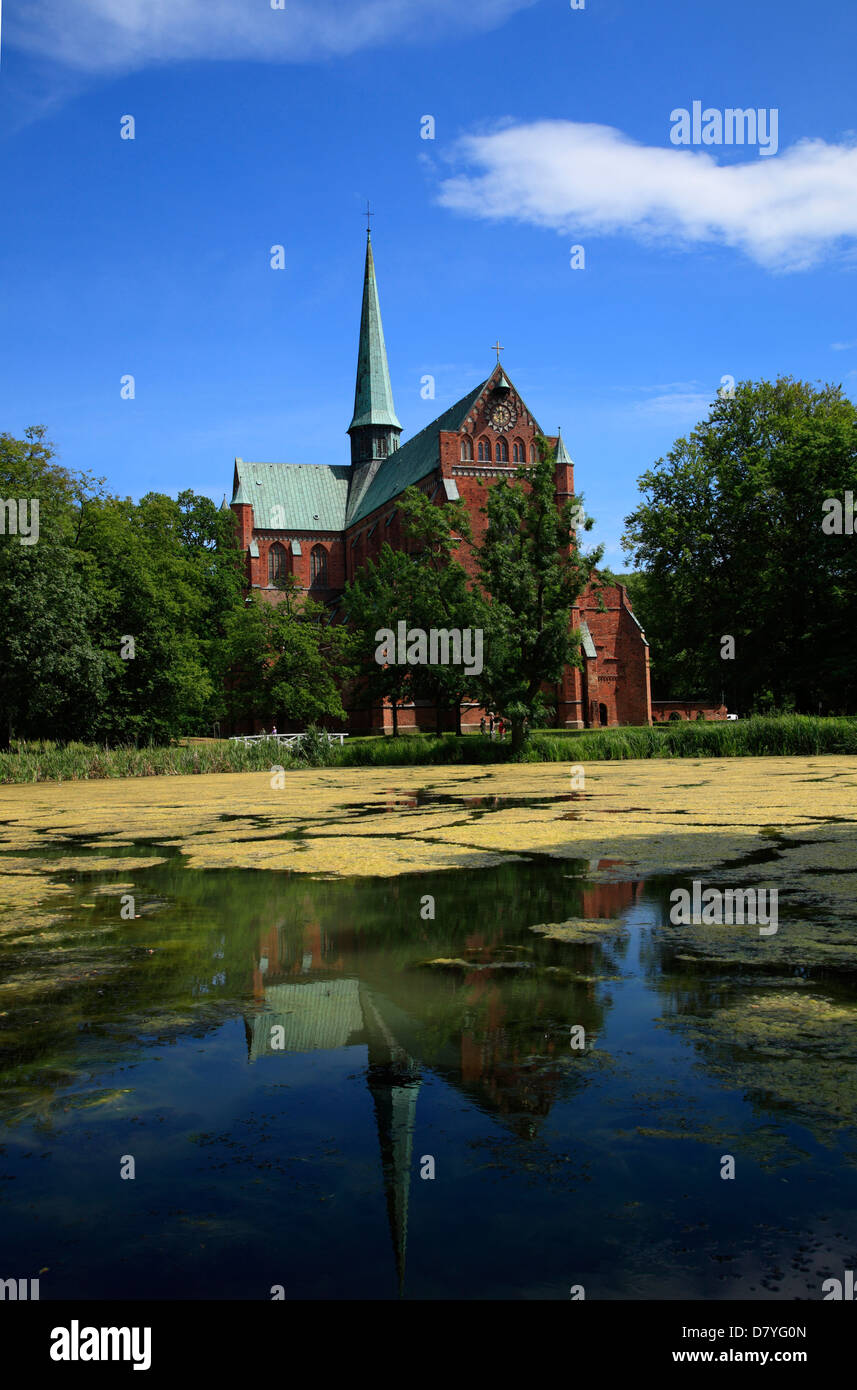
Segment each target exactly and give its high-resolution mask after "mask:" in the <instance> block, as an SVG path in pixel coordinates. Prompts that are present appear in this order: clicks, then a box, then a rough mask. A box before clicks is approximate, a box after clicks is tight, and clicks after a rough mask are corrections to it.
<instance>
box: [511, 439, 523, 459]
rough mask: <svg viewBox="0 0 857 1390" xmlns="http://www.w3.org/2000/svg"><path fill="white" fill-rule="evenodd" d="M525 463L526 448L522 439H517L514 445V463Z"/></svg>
mask: <svg viewBox="0 0 857 1390" xmlns="http://www.w3.org/2000/svg"><path fill="white" fill-rule="evenodd" d="M524 461H525V455H524V446H523V444H522V443H521V441H520V439H516V440H515V442H514V444H513V445H512V462H513V463H523V462H524Z"/></svg>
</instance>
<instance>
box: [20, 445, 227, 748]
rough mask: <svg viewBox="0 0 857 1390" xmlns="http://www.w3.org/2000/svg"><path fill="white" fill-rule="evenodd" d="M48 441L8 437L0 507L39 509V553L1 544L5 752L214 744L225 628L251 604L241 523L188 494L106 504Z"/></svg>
mask: <svg viewBox="0 0 857 1390" xmlns="http://www.w3.org/2000/svg"><path fill="white" fill-rule="evenodd" d="M44 436H45V431H44V429H43V428H41V427H38V428H33V429H29V430H27V432H26V437H25V439H23V440H16V439H13V438H12V437H11V436H10V435H0V496H5V497H25V498H38V501H39V539H38V543H37V544H35V545H32V546H22V545H21V544H20V543H19V540H18V538H17V537H16V536H14V535H5V534H4V535H0V604H2V607H3V612H4V624H3V628H2V632H0V739H3V738H5V739H6V740H7V741H8V740H9V739H11V738H13V737H16V736H18V737H33V736H42V737H45V736H50V737H53V738H60V739H67V738H69V737H74V736H77V737H83V738H90V739H91V738H98V739H105V740H108V741H110V742H127V741H140V740H142V741H150V740H153V739H156V740H158V741H159V742H163V741H164V740H166V739H168V738H170V737H171V736H173V735H176V734H178V733H193V732H197V731H207V730H208V729H209V728H210V726H211V723H212V721H213V720H215V719H216V718H218V717H219V716H220V714H221V713H222V711H223V708H224V695H223V686H224V676H225V670H226V668H225V661H224V657H225V652H224V643H223V633H224V623H225V621H226V619H227V617H228V614H229V612H230V610H232V609H234V608H235V607H236V606H239V605H240V604H241V592H242V575H241V569H240V564H239V556H238V553H237V551H236V549H235V546H234V543H233V536H234V517H233V516H232V514H231V513H230V512H226V511H223V512H221V511H220V510H219V509H218V508H216V507H215V506H214V504H213V503H212V502H211V501H210V499H209V498H207V497H198V496H196V495H195V494H194V493H192V492H189V491H185V492H182V493H180V494H179V497H178V499H177V500H175V501H174V500H173V499H172V498H170V497H166V496H163V495H162V494H159V493H148V494H147V495H146V496H145V497H143V498H142V499H141V501H140V502H139V503H137V504H135V503H133V502H132V501H131V500H130V499H129V498H124V499H123V498H119V497H113V496H109V495H107V494H106V493H105V492H104V489H103V486H102V483H101V481H100V480H94V479H93V478H92V477H90V476H89V475H87V474H74V473H71V472H69V471H68V470H67V469H64V468H63V467H61V466H60V465H59V464H58V463H57V461H56V458H55V454H54V450H53V447H52V446H51V445H50V444H49V443H47V442H46V441H45V437H44ZM127 637H130V638H133V641H134V656H133V659H128V660H123V659H122V656H121V651H122V649H123V645H126V649H127V644H124V639H125V638H127Z"/></svg>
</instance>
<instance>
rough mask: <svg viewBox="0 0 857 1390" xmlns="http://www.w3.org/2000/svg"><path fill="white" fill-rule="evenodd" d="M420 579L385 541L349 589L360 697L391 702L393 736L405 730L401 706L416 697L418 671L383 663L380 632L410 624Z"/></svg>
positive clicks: (406, 558)
mask: <svg viewBox="0 0 857 1390" xmlns="http://www.w3.org/2000/svg"><path fill="white" fill-rule="evenodd" d="M416 585H417V575H416V568H415V565H414V562H413V560H412V558H411V557H410V555H407V554H406V553H405V552H404V551H401V550H393V548H392V547H391V546H390V545H389V544H388V543H387V542H386V541H385V542H384V544H383V545H382V547H381V552H380V554H379V556H378V559H377V560H369V561H368V562H367V564H366V565H365V566H364V567H363V569H362V570H361V571H360V573H359V574H358V575H355V577H354V578H353V579H352V580H351V581H350V582H349V583H348V584H346V586H345V591H344V593H343V595H342V605H343V609H344V611H345V615H346V618H347V620H348V623H349V625H350V628H351V631H352V639H353V646H352V651H353V657H354V673H355V676H356V686H357V690H358V691H359V695H358V698H362V699H363V700H365V701H367V702H369V703H371V704H374V703H376V702H378V701H383V700H389V701H390V705H391V708H392V711H393V736H394V737H395V736H396V735H397V734H398V732H399V706H400V705H403V704H404V703H405V702H406V701H407V700H408V699H410V698H411V697H412V694H413V679H412V677H413V669H412V667H410V666H407V665H404V664H402V665H399V664H398V663H395V662H390V661H379V660H378V648H379V645H380V641H379V638H378V636H377V633H378V632H380V631H382V630H384V629H391V630H392V631H393V632H396V631H397V629H398V624H399V623H400V622H403V623H405V624H408V625H409V624H410V615H411V612H412V610H413V607H414V595H415V589H416Z"/></svg>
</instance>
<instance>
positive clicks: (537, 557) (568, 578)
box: [479, 437, 602, 754]
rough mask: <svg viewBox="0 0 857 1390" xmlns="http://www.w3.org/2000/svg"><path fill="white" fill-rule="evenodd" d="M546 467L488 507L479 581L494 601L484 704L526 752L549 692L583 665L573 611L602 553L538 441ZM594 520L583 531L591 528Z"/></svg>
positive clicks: (493, 497) (495, 495) (496, 495)
mask: <svg viewBox="0 0 857 1390" xmlns="http://www.w3.org/2000/svg"><path fill="white" fill-rule="evenodd" d="M537 448H538V454H539V461H538V463H537V464H535V465H534V466H532V465H531V466H529V467H526V466H522V467H520V468H518V469H517V470H516V473H515V479H514V481H512V482H501V483H497V484H495V485H494V486H493V487H492V488H491V489H490V491H489V493H488V498H487V505H486V506H485V508H484V509H483V510H484V512H485V514H486V516H487V519H488V526H487V530H486V533H485V537H484V540H483V543H482V546H481V549H480V552H479V576H480V580H481V583H482V586H483V588H484V590H485V591H486V593H487V595H488V605H487V610H486V612H487V624H488V631H487V641H486V662H485V670H484V672H483V675H482V678H481V681H480V686H481V690H482V692H483V699H484V702H485V703H486V704H487V705H488V706H489V707H490V708H493V709H496V710H499V711H500V712H501V713H502V714H503V715H505V716H507V717H508V718H509V720H510V722H511V726H512V752H513V754H517V753H519V752H520V750H521V748H522V746H523V742H524V737H525V721H527V722H528V723H529V724H530V725H533V724H535V723H536V722H538V721H540V720H541V719H542V718H543V717H544V715H545V713H546V710H547V699H546V696H545V693H544V691H543V689H542V687H543V686H544V685H545V684H550V683H556V682H558V681H559V680H561V678H562V674H563V670H564V668H565V667H566V666H569V665H575V666H579V665H580V662H581V658H580V634H579V632H577V631H576V630H573V629H572V627H571V610H572V608H573V606H574V604H575V602H576V601H577V599H578V598H579V596H580V594H581V593H582V591H583V589H584V588H585V587H586V585H587V584H588V583H589V581H590V579H591V578H592V576H593V573H594V571H595V566H596V564H597V563H598V560H599V559H600V558H601V553H602V552H601V549H598V550H595V551H592V552H591V553H589V554H584V553H583V551H582V550H581V549H580V547H579V544H578V540H577V534H576V531H575V529H574V520H575V516H576V513H577V508H578V507H579V505H580V502H581V499H580V498H570V499H568V500H567V501H566V502H565V503H563V504H562V505H561V506H558V505H557V499H556V480H555V451H554V450H552V449H551V447H550V445H549V444H548V442H547V440H546V439H544V438H542V437H539V439H538V440H537ZM592 525H593V522H592V519H591V518H587V520H586V522H585V523H584V529H585V530H589V529H590V528H591V526H592Z"/></svg>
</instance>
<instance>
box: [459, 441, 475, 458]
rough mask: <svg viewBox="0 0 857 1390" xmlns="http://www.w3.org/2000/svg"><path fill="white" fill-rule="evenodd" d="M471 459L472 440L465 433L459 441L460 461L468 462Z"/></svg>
mask: <svg viewBox="0 0 857 1390" xmlns="http://www.w3.org/2000/svg"><path fill="white" fill-rule="evenodd" d="M472 459H473V440H472V439H468V438H467V436H466V435H465V436H464V438H463V439H462V441H461V461H462V463H469V462H470V461H471V460H472Z"/></svg>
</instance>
